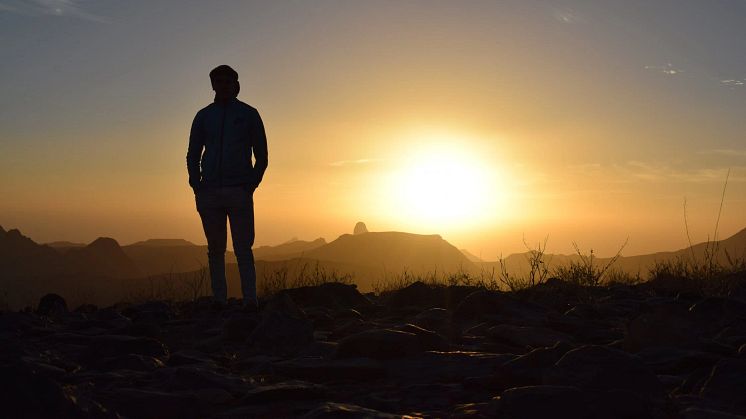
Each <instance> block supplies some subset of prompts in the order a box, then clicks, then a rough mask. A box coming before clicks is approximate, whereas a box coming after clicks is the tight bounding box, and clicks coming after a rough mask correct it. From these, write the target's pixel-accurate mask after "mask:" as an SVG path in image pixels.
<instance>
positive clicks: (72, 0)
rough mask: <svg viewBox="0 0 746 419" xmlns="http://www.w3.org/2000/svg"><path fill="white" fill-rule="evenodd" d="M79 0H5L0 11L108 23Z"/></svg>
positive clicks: (0, 3)
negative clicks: (85, 8)
mask: <svg viewBox="0 0 746 419" xmlns="http://www.w3.org/2000/svg"><path fill="white" fill-rule="evenodd" d="M80 3H81V1H79V0H26V1H22V0H5V1H2V2H0V12H8V13H16V14H19V15H24V16H59V17H72V18H76V19H83V20H88V21H91V22H97V23H110V22H111V21H110V20H109V19H107V18H106V17H103V16H99V15H95V14H93V13H90V12H87V11H85V10H83V8H82V7H81V6H80Z"/></svg>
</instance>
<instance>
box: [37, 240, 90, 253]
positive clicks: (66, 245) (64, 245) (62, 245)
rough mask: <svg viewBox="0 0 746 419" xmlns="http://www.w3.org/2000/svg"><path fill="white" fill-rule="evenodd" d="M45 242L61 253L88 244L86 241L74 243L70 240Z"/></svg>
mask: <svg viewBox="0 0 746 419" xmlns="http://www.w3.org/2000/svg"><path fill="white" fill-rule="evenodd" d="M43 244H44V245H47V246H49V247H51V248H53V249H54V250H56V251H58V252H60V253H65V252H67V251H68V250H70V249H74V248H78V247H85V246H86V244H85V243H73V242H69V241H55V242H51V243H43Z"/></svg>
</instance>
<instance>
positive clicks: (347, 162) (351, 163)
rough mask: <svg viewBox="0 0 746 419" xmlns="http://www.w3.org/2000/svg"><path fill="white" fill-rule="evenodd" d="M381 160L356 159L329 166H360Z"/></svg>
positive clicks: (333, 163) (336, 162)
mask: <svg viewBox="0 0 746 419" xmlns="http://www.w3.org/2000/svg"><path fill="white" fill-rule="evenodd" d="M380 160H381V159H357V160H339V161H335V162H332V163H329V165H330V166H335V167H340V166H352V165H360V164H368V163H375V162H377V161H380Z"/></svg>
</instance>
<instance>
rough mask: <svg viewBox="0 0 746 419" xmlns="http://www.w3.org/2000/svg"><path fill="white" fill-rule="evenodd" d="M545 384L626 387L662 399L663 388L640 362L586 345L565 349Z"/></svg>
mask: <svg viewBox="0 0 746 419" xmlns="http://www.w3.org/2000/svg"><path fill="white" fill-rule="evenodd" d="M544 383H545V384H550V385H572V386H576V387H579V388H583V389H592V390H603V391H608V390H627V391H630V392H633V393H637V394H643V395H647V396H650V397H655V398H662V397H664V396H665V389H664V387H663V385H662V384H661V383H660V381H658V378H657V377H656V376H655V374H653V372H651V371H650V370H649V369H648V368H647V367H646V366H645V365H644V364H643V363H642V361H641V360H640V359H639V358H637V357H635V356H632V355H629V354H627V353H625V352H622V351H620V350H617V349H611V348H608V347H606V346H598V345H586V346H581V347H579V348H577V349H573V350H571V351H568V352H567V353H566V354H565V355H563V356H562V358H560V359H559V361H557V363H556V364H555V365H554V367H552V368H550V369H548V370H547V371H546V372H545V375H544Z"/></svg>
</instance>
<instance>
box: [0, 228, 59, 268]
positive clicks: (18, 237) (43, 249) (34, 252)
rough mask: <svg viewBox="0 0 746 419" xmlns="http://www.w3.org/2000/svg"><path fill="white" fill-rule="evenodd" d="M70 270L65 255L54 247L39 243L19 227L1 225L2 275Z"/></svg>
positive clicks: (0, 251) (0, 263) (0, 254)
mask: <svg viewBox="0 0 746 419" xmlns="http://www.w3.org/2000/svg"><path fill="white" fill-rule="evenodd" d="M68 270H69V266H68V264H67V263H66V261H65V259H64V257H63V256H62V255H61V254H60V253H58V252H57V251H56V250H54V249H53V248H51V247H49V246H45V245H40V244H37V243H36V242H34V241H33V240H31V239H30V238H28V237H26V236H24V235H23V234H21V232H20V231H18V230H17V229H12V230H9V231H5V229H3V228H2V227H0V276H2V277H5V278H14V277H35V276H46V275H51V274H58V273H63V272H66V271H68Z"/></svg>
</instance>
